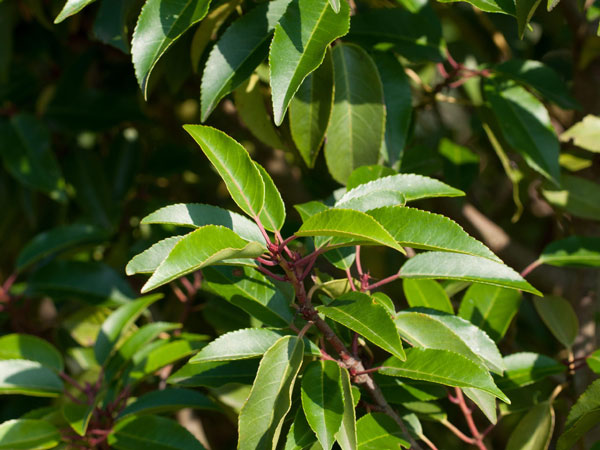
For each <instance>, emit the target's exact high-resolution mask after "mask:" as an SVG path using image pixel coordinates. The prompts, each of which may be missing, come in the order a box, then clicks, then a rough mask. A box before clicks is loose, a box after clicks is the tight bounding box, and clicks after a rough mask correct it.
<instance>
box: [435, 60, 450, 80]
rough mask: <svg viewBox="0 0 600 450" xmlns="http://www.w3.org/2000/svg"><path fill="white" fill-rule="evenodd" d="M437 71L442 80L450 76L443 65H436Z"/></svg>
mask: <svg viewBox="0 0 600 450" xmlns="http://www.w3.org/2000/svg"><path fill="white" fill-rule="evenodd" d="M437 70H438V72H439V73H440V75H441V76H442V77H444V78H448V77H449V76H450V75H448V72H446V68H445V67H444V64H443V63H438V64H437Z"/></svg>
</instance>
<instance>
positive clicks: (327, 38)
mask: <svg viewBox="0 0 600 450" xmlns="http://www.w3.org/2000/svg"><path fill="white" fill-rule="evenodd" d="M341 3H342V4H341V10H340V12H339V13H337V14H336V13H335V12H334V11H333V9H332V8H331V6H330V5H329V3H328V1H327V0H292V3H291V4H290V7H289V8H288V9H287V10H286V12H285V14H284V15H283V17H281V20H280V22H279V24H278V25H277V26H276V27H275V35H274V36H273V42H272V43H271V48H270V51H269V67H270V69H271V94H272V97H273V115H274V119H275V124H276V125H281V123H282V122H283V118H284V116H285V112H286V110H287V108H288V105H289V104H290V101H291V100H292V97H293V96H294V94H295V93H296V91H297V90H298V88H299V87H300V85H301V84H302V81H304V79H305V78H306V76H307V75H308V74H310V73H311V72H312V71H314V70H315V69H316V68H317V67H319V66H320V65H321V63H322V62H323V58H324V57H325V51H326V49H327V46H328V45H329V44H330V43H331V42H333V41H334V40H335V39H337V38H339V37H341V36H343V35H345V34H346V33H347V32H348V28H349V26H350V8H349V7H348V4H347V3H346V2H341Z"/></svg>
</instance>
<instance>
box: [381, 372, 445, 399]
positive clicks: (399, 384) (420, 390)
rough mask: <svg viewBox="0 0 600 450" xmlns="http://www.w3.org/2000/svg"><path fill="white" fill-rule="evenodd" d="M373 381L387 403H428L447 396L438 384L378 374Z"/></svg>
mask: <svg viewBox="0 0 600 450" xmlns="http://www.w3.org/2000/svg"><path fill="white" fill-rule="evenodd" d="M374 379H375V382H376V383H377V385H378V386H379V387H380V388H381V392H383V395H384V397H385V398H386V400H387V401H388V402H389V403H394V404H403V403H409V402H428V401H431V400H437V399H440V398H444V397H446V396H447V395H446V389H445V388H444V387H443V386H440V385H439V384H434V383H429V382H426V381H420V380H409V379H406V378H395V377H388V376H385V375H379V374H375V375H374Z"/></svg>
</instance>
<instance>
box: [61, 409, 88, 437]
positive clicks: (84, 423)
mask: <svg viewBox="0 0 600 450" xmlns="http://www.w3.org/2000/svg"><path fill="white" fill-rule="evenodd" d="M95 407H96V405H95V404H93V403H92V404H91V405H87V404H81V405H80V404H77V403H65V404H64V405H63V407H62V414H63V417H64V418H65V420H66V421H67V423H68V424H69V426H70V427H71V428H72V429H73V430H74V431H75V432H76V433H77V434H78V435H79V436H85V433H86V431H87V428H88V425H89V423H90V419H91V418H92V413H93V412H94V408H95Z"/></svg>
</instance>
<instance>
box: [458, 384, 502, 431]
mask: <svg viewBox="0 0 600 450" xmlns="http://www.w3.org/2000/svg"><path fill="white" fill-rule="evenodd" d="M462 391H463V392H464V394H465V395H466V396H467V397H469V398H470V399H471V400H472V401H473V403H475V404H476V405H477V407H478V408H479V409H480V410H481V412H483V414H484V415H485V417H487V418H488V420H489V421H490V422H491V423H496V422H498V414H497V412H496V397H494V396H493V395H492V394H490V393H488V392H485V391H482V390H480V389H474V388H462Z"/></svg>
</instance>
